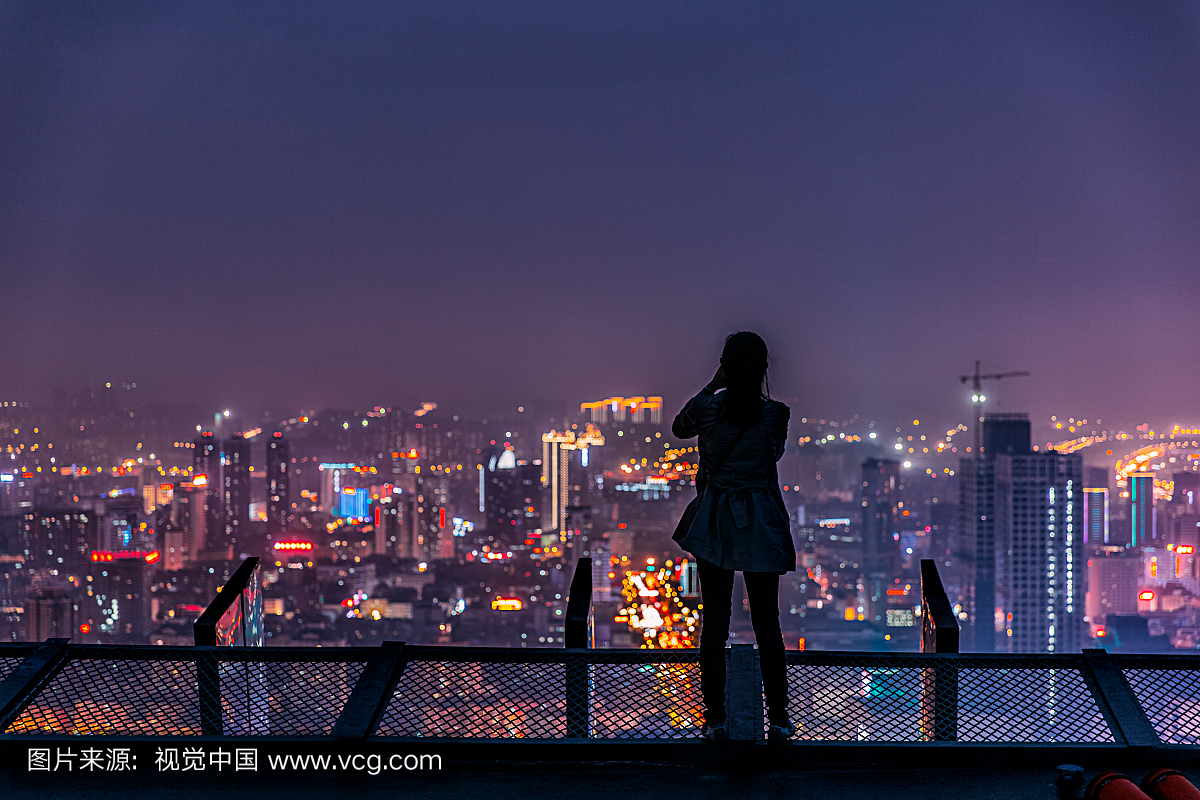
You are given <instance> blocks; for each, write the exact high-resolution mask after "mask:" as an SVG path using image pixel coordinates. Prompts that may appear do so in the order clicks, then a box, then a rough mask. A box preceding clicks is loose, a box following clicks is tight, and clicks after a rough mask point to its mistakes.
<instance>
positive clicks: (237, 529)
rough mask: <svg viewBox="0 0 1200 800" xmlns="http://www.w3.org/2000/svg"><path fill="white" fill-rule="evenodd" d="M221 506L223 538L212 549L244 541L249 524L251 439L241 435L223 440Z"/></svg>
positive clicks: (234, 545) (235, 549) (235, 548)
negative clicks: (223, 518) (223, 517)
mask: <svg viewBox="0 0 1200 800" xmlns="http://www.w3.org/2000/svg"><path fill="white" fill-rule="evenodd" d="M221 466H222V481H221V485H222V490H221V491H222V494H221V499H222V506H223V511H224V516H225V520H224V522H225V526H224V534H225V538H224V539H223V540H222V542H221V543H220V544H219V545H218V546H217V547H216V548H213V549H224V548H226V547H233V548H234V555H236V554H237V547H238V543H239V542H242V543H244V542H245V535H246V532H247V528H246V526H247V525H249V524H250V440H249V439H244V438H242V436H241V435H240V434H234V436H233V438H231V439H226V440H225V446H224V451H223V452H222V453H221Z"/></svg>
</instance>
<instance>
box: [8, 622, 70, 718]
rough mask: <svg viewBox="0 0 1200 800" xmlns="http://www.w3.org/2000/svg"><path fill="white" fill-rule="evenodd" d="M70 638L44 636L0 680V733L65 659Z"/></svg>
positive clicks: (30, 700) (17, 715)
mask: <svg viewBox="0 0 1200 800" xmlns="http://www.w3.org/2000/svg"><path fill="white" fill-rule="evenodd" d="M70 641H71V640H70V639H47V640H46V642H45V643H44V644H43V645H42V646H41V647H39V648H38V649H36V650H34V651H33V652H32V653H30V654H29V655H28V656H26V657H25V660H24V661H23V662H21V665H20V666H19V667H17V668H16V669H15V670H13V671H12V674H10V675H9V676H8V677H7V678H5V679H4V682H3V683H0V733H4V731H5V730H7V729H8V726H9V725H11V724H12V722H13V720H15V719H16V718H17V717H19V716H21V712H23V711H24V710H25V709H26V707H28V705H29V704H30V703H32V702H33V700H34V698H35V697H37V694H38V692H40V691H41V690H42V687H44V686H45V685H46V684H47V683H49V682H50V680H51V678H53V677H54V676H55V675H57V674H58V671H59V669H60V668H61V667H62V665H63V664H64V663H66V660H67V652H68V651H67V645H68V642H70Z"/></svg>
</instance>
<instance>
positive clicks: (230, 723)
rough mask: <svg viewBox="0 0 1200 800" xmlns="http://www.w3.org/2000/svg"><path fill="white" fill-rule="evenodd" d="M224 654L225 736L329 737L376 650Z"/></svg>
mask: <svg viewBox="0 0 1200 800" xmlns="http://www.w3.org/2000/svg"><path fill="white" fill-rule="evenodd" d="M227 654H229V655H227ZM221 655H222V656H226V657H225V658H224V659H223V660H222V661H221V663H220V665H219V675H220V687H221V689H220V691H221V729H222V730H221V732H222V733H223V734H225V735H227V736H328V735H329V734H330V733H331V731H332V730H333V725H334V723H335V722H337V718H338V715H339V714H341V713H342V708H343V706H345V705H346V701H347V700H348V699H349V697H350V693H351V692H352V691H354V685H355V683H357V682H358V678H359V676H360V675H362V671H363V668H364V667H365V666H366V660H367V658H368V657H369V656H370V652H369V651H366V650H357V649H347V648H336V649H329V650H324V649H322V650H319V651H313V650H307V651H306V650H303V649H288V650H282V649H280V650H276V649H274V648H259V647H250V648H234V649H230V650H228V651H226V652H225V653H222V654H221Z"/></svg>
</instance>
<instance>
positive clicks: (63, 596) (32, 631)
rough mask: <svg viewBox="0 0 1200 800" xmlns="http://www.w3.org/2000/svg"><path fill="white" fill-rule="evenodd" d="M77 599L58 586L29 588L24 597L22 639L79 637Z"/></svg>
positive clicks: (43, 639)
mask: <svg viewBox="0 0 1200 800" xmlns="http://www.w3.org/2000/svg"><path fill="white" fill-rule="evenodd" d="M78 626H79V601H78V600H77V599H76V598H74V597H73V596H72V592H70V591H68V590H67V589H65V588H60V587H45V588H41V589H33V588H32V587H31V590H30V596H29V598H28V599H26V600H25V636H26V639H25V641H27V642H44V641H46V640H47V639H51V638H60V637H61V638H64V639H78V638H79V627H78Z"/></svg>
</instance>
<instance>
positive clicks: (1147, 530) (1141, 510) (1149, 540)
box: [1129, 472, 1158, 547]
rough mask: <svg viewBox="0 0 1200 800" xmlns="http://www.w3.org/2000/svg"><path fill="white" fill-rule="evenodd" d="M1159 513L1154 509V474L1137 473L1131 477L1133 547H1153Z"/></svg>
mask: <svg viewBox="0 0 1200 800" xmlns="http://www.w3.org/2000/svg"><path fill="white" fill-rule="evenodd" d="M1157 515H1158V512H1157V509H1155V507H1154V473H1152V472H1135V473H1134V474H1132V475H1130V476H1129V524H1130V531H1131V534H1132V535H1131V536H1130V538H1131V539H1132V541H1131V542H1130V546H1131V547H1149V546H1153V545H1154V542H1155V539H1157V536H1156V535H1155V534H1156V530H1155V528H1156V526H1155V523H1156V522H1157V519H1156V517H1157Z"/></svg>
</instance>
